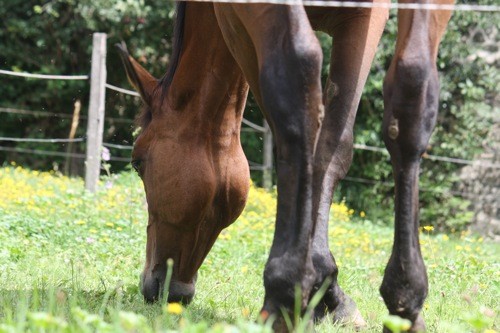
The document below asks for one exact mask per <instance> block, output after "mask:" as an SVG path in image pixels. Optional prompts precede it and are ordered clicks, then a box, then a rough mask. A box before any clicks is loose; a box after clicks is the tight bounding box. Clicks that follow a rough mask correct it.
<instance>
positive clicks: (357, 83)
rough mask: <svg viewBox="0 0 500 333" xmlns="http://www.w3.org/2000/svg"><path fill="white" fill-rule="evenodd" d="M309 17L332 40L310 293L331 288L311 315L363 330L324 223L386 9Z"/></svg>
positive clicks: (348, 156)
mask: <svg viewBox="0 0 500 333" xmlns="http://www.w3.org/2000/svg"><path fill="white" fill-rule="evenodd" d="M380 1H383V2H386V0H380ZM308 14H309V17H310V19H311V22H312V24H313V27H314V28H315V29H317V30H323V31H325V32H327V33H328V34H330V35H331V36H333V40H334V45H333V47H332V53H331V58H330V73H329V76H328V80H327V84H326V87H325V91H324V93H323V99H324V101H325V118H324V120H323V126H322V128H321V132H320V136H319V140H318V144H317V149H316V152H315V164H314V197H313V198H314V206H313V217H314V220H315V221H316V229H315V233H314V239H313V254H312V258H313V263H314V268H315V270H316V283H315V286H314V289H315V290H318V289H319V288H320V287H321V286H322V284H323V283H324V281H325V279H327V278H328V279H330V284H329V286H328V288H327V290H326V293H325V295H324V296H323V298H322V300H321V302H320V303H319V305H318V306H317V307H316V309H315V317H316V319H321V318H322V317H323V316H325V315H326V314H328V313H333V314H334V318H333V319H334V321H336V322H341V323H352V324H354V326H356V327H361V326H364V325H365V322H364V320H363V318H362V316H361V314H360V313H359V311H358V309H357V307H356V304H355V302H354V301H353V300H352V299H351V298H350V297H349V296H347V295H346V294H345V293H344V292H343V291H342V289H341V288H340V287H339V285H338V282H337V275H338V268H337V265H336V263H335V260H334V258H333V256H332V254H331V253H330V250H329V245H328V220H329V212H330V207H331V204H332V195H333V191H334V189H335V187H336V185H337V184H338V182H339V181H340V180H341V179H343V178H344V177H345V175H346V173H347V171H348V169H349V167H350V165H351V161H352V149H353V126H354V120H355V117H356V111H357V109H358V105H359V101H360V98H361V93H362V90H363V87H364V85H365V82H366V79H367V76H368V73H369V71H370V66H371V64H372V61H373V57H374V55H375V52H376V49H377V45H378V42H379V40H380V37H381V35H382V32H383V29H384V26H385V24H386V22H387V18H388V10H387V9H382V8H374V9H358V8H349V9H347V8H344V9H335V10H329V12H328V14H327V15H325V9H323V8H321V9H319V8H318V9H317V8H308Z"/></svg>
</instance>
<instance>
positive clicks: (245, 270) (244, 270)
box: [241, 266, 248, 274]
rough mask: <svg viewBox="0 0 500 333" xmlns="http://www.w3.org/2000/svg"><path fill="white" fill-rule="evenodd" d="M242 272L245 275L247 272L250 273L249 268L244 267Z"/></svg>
mask: <svg viewBox="0 0 500 333" xmlns="http://www.w3.org/2000/svg"><path fill="white" fill-rule="evenodd" d="M241 272H242V273H243V274H245V273H246V272H248V266H243V267H241Z"/></svg>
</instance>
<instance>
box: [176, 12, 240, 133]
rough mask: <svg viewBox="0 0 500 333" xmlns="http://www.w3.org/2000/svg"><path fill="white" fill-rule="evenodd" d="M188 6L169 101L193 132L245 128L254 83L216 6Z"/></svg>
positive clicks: (237, 130) (236, 130)
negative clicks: (219, 21) (224, 30)
mask: <svg viewBox="0 0 500 333" xmlns="http://www.w3.org/2000/svg"><path fill="white" fill-rule="evenodd" d="M186 6H187V7H186V12H185V15H186V16H185V21H184V22H185V23H184V33H183V40H182V51H181V54H180V59H179V61H178V65H177V68H176V71H175V74H174V77H173V80H172V83H171V85H170V88H169V92H168V95H167V100H168V105H169V107H170V108H171V109H173V112H174V113H176V114H178V119H179V121H180V122H181V123H185V124H188V125H189V128H190V130H191V131H195V132H196V131H197V130H198V131H199V132H200V133H211V134H215V135H217V134H224V133H234V132H238V133H239V129H240V126H241V118H242V114H243V108H244V105H245V101H246V97H247V94H248V85H247V83H246V81H245V79H244V77H243V74H242V72H241V70H240V68H239V67H238V65H237V64H236V62H235V60H234V59H233V57H232V55H231V53H230V51H229V50H228V48H227V46H226V44H225V42H224V39H223V37H222V34H221V31H220V29H219V26H218V24H217V20H216V17H215V13H214V10H213V6H212V5H211V4H206V3H188V4H187V5H186ZM181 126H182V125H181Z"/></svg>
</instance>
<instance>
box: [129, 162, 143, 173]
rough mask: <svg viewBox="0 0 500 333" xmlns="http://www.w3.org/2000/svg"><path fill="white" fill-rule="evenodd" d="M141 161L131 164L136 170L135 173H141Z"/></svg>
mask: <svg viewBox="0 0 500 333" xmlns="http://www.w3.org/2000/svg"><path fill="white" fill-rule="evenodd" d="M141 163H142V161H141V160H132V162H130V164H131V165H132V168H134V170H135V172H137V173H139V170H140V169H141Z"/></svg>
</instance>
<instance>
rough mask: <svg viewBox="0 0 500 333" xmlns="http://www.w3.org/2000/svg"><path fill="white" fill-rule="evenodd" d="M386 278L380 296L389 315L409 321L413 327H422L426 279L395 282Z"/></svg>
mask: <svg viewBox="0 0 500 333" xmlns="http://www.w3.org/2000/svg"><path fill="white" fill-rule="evenodd" d="M386 276H387V274H386ZM386 276H384V279H383V281H382V285H381V287H380V294H381V295H382V298H383V299H384V302H385V304H386V306H387V309H388V310H389V313H390V314H391V315H397V316H399V317H401V318H405V319H408V320H410V321H411V322H412V325H416V326H418V327H421V326H422V325H423V320H422V319H421V318H420V319H419V317H420V311H421V310H422V307H423V304H424V301H425V299H426V297H427V290H428V289H427V288H428V287H427V279H426V277H425V278H423V277H421V278H415V279H399V280H395V279H391V278H386ZM424 327H425V325H424ZM415 332H416V331H415Z"/></svg>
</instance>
